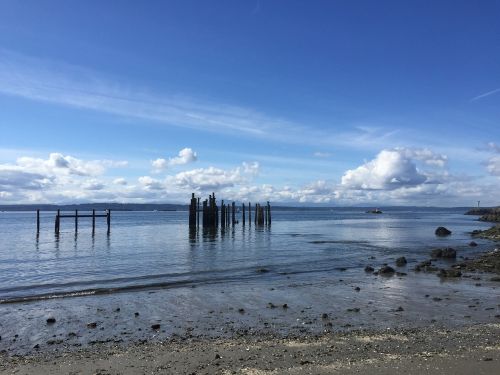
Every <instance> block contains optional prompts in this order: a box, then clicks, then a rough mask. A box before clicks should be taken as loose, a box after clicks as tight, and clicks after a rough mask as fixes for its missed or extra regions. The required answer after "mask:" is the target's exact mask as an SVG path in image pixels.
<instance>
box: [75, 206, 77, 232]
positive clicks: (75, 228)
mask: <svg viewBox="0 0 500 375" xmlns="http://www.w3.org/2000/svg"><path fill="white" fill-rule="evenodd" d="M77 232H78V210H75V233H77Z"/></svg>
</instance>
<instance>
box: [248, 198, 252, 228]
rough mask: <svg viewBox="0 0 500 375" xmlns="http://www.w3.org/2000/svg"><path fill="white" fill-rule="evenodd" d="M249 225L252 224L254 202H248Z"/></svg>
mask: <svg viewBox="0 0 500 375" xmlns="http://www.w3.org/2000/svg"><path fill="white" fill-rule="evenodd" d="M248 225H252V203H251V202H248Z"/></svg>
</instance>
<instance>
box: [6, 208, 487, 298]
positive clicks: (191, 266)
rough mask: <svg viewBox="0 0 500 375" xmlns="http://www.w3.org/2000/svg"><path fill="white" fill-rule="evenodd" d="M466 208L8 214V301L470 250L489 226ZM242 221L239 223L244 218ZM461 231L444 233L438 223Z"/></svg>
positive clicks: (316, 274)
mask: <svg viewBox="0 0 500 375" xmlns="http://www.w3.org/2000/svg"><path fill="white" fill-rule="evenodd" d="M463 212H464V210H463V209H387V210H384V214H382V215H373V214H366V213H365V212H364V210H363V209H333V210H300V211H278V210H275V211H274V212H273V223H272V226H271V227H257V228H256V227H255V226H254V225H253V224H252V225H251V226H249V225H248V223H247V225H246V226H243V225H242V224H241V223H240V224H238V225H236V226H235V227H234V228H233V227H231V228H229V229H225V230H221V229H220V228H219V229H218V230H217V231H215V232H214V231H204V230H203V228H201V229H200V230H199V231H195V232H191V233H190V231H189V228H188V226H187V220H188V213H187V212H113V214H112V228H111V234H110V235H109V236H108V235H107V234H106V224H105V219H104V218H99V219H97V231H96V234H95V235H94V236H92V234H91V228H90V224H91V222H90V220H91V219H88V218H87V219H84V218H82V219H80V221H79V231H78V234H75V232H74V221H73V219H64V220H62V222H61V233H60V235H59V236H58V237H57V236H55V235H54V216H55V213H54V212H46V213H42V215H41V222H42V225H41V231H40V235H39V236H38V237H37V236H36V233H35V214H34V213H33V212H29V213H27V212H2V213H0V302H2V303H4V302H12V301H18V300H20V301H23V300H38V299H45V298H55V297H68V296H74V295H87V294H90V295H92V294H101V293H102V294H113V293H117V292H122V291H134V290H147V289H158V288H176V287H185V286H188V285H189V286H193V285H203V284H217V283H226V284H227V283H233V282H237V283H257V282H258V283H266V282H270V281H272V279H273V278H276V277H279V276H280V275H283V274H288V275H292V274H293V275H296V277H297V278H302V279H303V280H309V281H318V282H321V280H323V279H324V278H326V277H330V276H331V274H332V273H335V272H342V271H345V270H343V269H347V271H348V270H349V269H352V268H359V267H363V266H364V265H366V264H367V259H369V258H370V257H372V256H374V257H376V259H377V264H380V263H382V262H387V263H393V262H394V259H395V257H397V256H401V255H404V256H406V257H407V258H408V260H409V261H410V262H411V261H417V260H422V259H424V258H426V257H428V252H429V249H431V248H433V247H440V246H452V247H455V248H457V249H467V250H466V251H467V254H473V253H474V252H477V251H481V250H482V249H484V248H485V247H487V246H490V247H491V245H489V244H487V242H482V241H478V242H479V244H480V246H479V247H478V248H477V249H471V248H469V247H468V245H467V244H468V242H469V241H470V236H469V234H468V232H470V231H472V230H473V229H478V228H486V227H488V224H484V223H480V222H478V221H477V217H475V216H465V215H463ZM240 222H241V220H240ZM440 225H444V226H446V227H448V228H449V229H451V230H452V231H453V234H452V236H450V237H447V238H438V237H436V236H435V235H434V230H435V228H436V227H437V226H440ZM263 271H264V272H263Z"/></svg>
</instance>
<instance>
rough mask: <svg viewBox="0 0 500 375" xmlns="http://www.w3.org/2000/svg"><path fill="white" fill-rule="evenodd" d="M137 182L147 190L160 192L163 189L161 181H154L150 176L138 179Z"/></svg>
mask: <svg viewBox="0 0 500 375" xmlns="http://www.w3.org/2000/svg"><path fill="white" fill-rule="evenodd" d="M138 181H139V183H140V184H141V185H143V186H144V187H145V188H146V189H148V190H162V189H164V188H165V186H164V185H163V184H162V182H161V181H159V180H156V179H154V178H152V177H150V176H142V177H139V178H138Z"/></svg>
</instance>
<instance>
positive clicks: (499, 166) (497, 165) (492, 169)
mask: <svg viewBox="0 0 500 375" xmlns="http://www.w3.org/2000/svg"><path fill="white" fill-rule="evenodd" d="M486 169H487V170H488V172H489V173H490V174H491V175H492V176H499V177H500V156H493V157H492V158H490V159H489V160H488V161H487V163H486Z"/></svg>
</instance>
